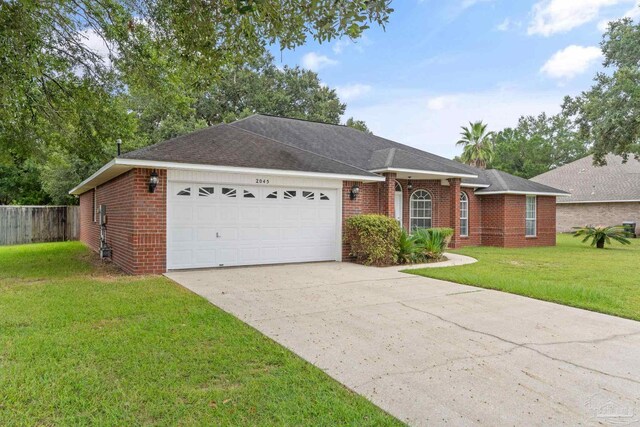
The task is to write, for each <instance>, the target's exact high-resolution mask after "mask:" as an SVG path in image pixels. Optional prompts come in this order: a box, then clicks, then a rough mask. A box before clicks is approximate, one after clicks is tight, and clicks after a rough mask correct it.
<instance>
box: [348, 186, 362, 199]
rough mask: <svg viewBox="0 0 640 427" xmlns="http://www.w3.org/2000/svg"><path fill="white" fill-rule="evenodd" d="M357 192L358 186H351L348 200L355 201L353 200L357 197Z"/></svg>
mask: <svg viewBox="0 0 640 427" xmlns="http://www.w3.org/2000/svg"><path fill="white" fill-rule="evenodd" d="M359 192H360V186H358V184H353V187H351V191H350V192H349V198H350V199H351V200H355V198H356V197H358V193H359Z"/></svg>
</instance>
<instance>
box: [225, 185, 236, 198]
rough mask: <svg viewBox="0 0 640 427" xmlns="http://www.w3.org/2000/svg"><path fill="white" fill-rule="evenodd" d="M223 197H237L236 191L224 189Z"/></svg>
mask: <svg viewBox="0 0 640 427" xmlns="http://www.w3.org/2000/svg"><path fill="white" fill-rule="evenodd" d="M222 195H223V196H227V197H236V189H235V188H227V187H222Z"/></svg>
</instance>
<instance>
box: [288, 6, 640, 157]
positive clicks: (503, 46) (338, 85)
mask: <svg viewBox="0 0 640 427" xmlns="http://www.w3.org/2000/svg"><path fill="white" fill-rule="evenodd" d="M638 4H640V0H542V1H538V0H530V1H523V0H518V1H513V0H422V1H419V0H402V1H395V2H393V3H392V7H394V8H395V12H394V13H393V14H392V15H391V17H390V22H389V24H388V25H387V28H386V31H383V30H382V29H380V28H376V27H372V29H371V30H369V31H368V32H366V35H365V36H364V37H363V38H362V39H360V40H358V41H356V42H351V41H349V40H338V41H333V42H331V43H324V44H322V45H320V44H317V43H315V42H309V43H307V45H305V46H303V47H301V48H298V49H296V50H295V51H285V52H283V53H282V54H280V53H279V52H277V54H276V58H277V59H278V60H280V58H282V63H283V64H288V65H292V66H293V65H300V66H303V67H305V68H310V69H313V70H314V71H316V72H318V74H319V76H320V79H321V80H322V81H323V82H324V83H326V84H327V85H329V86H330V87H332V88H335V89H336V90H337V91H338V94H339V95H340V97H341V99H342V100H343V101H345V102H346V103H347V105H348V108H347V111H346V114H345V118H347V117H349V116H354V117H356V118H358V119H362V120H365V121H366V122H367V125H368V126H369V127H370V128H371V129H372V130H373V131H374V133H376V134H377V135H380V136H384V137H387V138H391V139H394V140H397V141H399V142H403V143H406V144H410V145H413V146H416V147H419V148H422V149H424V150H427V151H431V152H433V153H436V154H440V155H443V156H446V157H453V156H454V155H456V154H458V151H459V150H458V149H457V148H456V147H455V141H456V140H457V139H458V138H457V137H458V134H459V127H460V126H461V125H464V124H466V123H467V122H469V121H475V120H484V121H485V122H487V123H488V124H489V127H490V128H491V129H492V130H500V129H502V128H503V127H506V126H513V125H515V123H516V122H517V119H518V117H519V116H520V115H527V114H538V113H541V112H543V111H545V112H547V113H551V114H552V113H556V112H558V111H559V109H560V104H561V103H562V99H563V97H564V96H565V95H575V94H578V93H580V92H581V91H583V90H587V89H588V88H589V87H590V86H591V81H592V78H593V76H594V74H595V72H596V71H598V70H601V69H602V67H601V61H602V58H601V56H600V51H599V48H598V45H599V43H600V40H601V38H602V33H603V31H604V27H605V26H606V22H607V21H608V20H612V19H617V18H620V17H622V16H630V17H632V18H634V19H635V20H636V21H637V19H638V17H640V8H638ZM276 51H277V50H276Z"/></svg>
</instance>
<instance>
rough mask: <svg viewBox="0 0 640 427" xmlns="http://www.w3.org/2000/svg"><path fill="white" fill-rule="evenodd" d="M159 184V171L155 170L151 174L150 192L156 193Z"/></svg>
mask: <svg viewBox="0 0 640 427" xmlns="http://www.w3.org/2000/svg"><path fill="white" fill-rule="evenodd" d="M157 186H158V172H156V171H155V170H154V171H152V172H151V175H149V193H155V192H156V187H157Z"/></svg>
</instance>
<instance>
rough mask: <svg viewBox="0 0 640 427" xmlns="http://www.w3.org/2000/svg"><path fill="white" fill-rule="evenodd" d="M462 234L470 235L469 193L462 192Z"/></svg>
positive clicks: (464, 235)
mask: <svg viewBox="0 0 640 427" xmlns="http://www.w3.org/2000/svg"><path fill="white" fill-rule="evenodd" d="M460 235H461V236H463V237H467V236H468V235H469V198H468V197H467V193H465V192H461V193H460Z"/></svg>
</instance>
